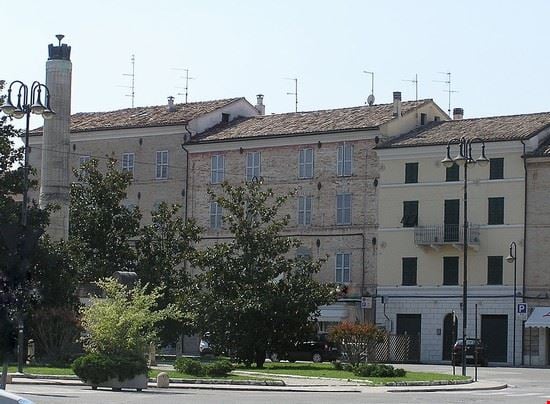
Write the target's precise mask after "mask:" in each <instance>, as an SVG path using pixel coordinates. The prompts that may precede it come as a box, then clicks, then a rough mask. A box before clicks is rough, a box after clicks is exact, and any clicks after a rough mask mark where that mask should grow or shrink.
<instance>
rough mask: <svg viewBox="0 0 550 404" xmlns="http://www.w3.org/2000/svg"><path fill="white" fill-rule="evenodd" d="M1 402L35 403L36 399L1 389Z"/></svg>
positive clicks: (2, 403)
mask: <svg viewBox="0 0 550 404" xmlns="http://www.w3.org/2000/svg"><path fill="white" fill-rule="evenodd" d="M0 404H34V401H31V400H28V399H26V398H23V397H21V396H18V395H17V394H13V393H10V392H8V391H6V390H2V389H0Z"/></svg>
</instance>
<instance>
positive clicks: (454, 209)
mask: <svg viewBox="0 0 550 404" xmlns="http://www.w3.org/2000/svg"><path fill="white" fill-rule="evenodd" d="M459 220H460V199H447V200H446V201H445V216H444V218H443V223H444V226H445V230H444V231H445V233H444V237H445V241H446V242H458V240H459V237H458V234H459V224H458V222H459Z"/></svg>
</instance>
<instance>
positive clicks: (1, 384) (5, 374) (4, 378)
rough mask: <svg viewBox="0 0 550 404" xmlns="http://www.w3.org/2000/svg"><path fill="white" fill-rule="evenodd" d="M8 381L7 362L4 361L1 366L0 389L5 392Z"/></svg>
mask: <svg viewBox="0 0 550 404" xmlns="http://www.w3.org/2000/svg"><path fill="white" fill-rule="evenodd" d="M7 380H8V360H7V359H6V360H4V364H3V365H2V377H1V378H0V389H2V390H6V381H7Z"/></svg>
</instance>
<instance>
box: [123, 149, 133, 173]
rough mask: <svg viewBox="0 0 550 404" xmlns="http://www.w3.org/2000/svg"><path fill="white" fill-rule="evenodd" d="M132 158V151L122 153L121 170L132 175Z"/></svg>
mask: <svg viewBox="0 0 550 404" xmlns="http://www.w3.org/2000/svg"><path fill="white" fill-rule="evenodd" d="M134 158H135V154H134V153H123V154H122V172H125V173H130V174H131V175H132V177H133V176H134Z"/></svg>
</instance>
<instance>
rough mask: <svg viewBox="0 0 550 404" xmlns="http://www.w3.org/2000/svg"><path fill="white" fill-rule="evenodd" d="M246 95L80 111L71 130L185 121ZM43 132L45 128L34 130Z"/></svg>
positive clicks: (164, 124) (35, 132)
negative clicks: (100, 110)
mask: <svg viewBox="0 0 550 404" xmlns="http://www.w3.org/2000/svg"><path fill="white" fill-rule="evenodd" d="M241 99H244V98H228V99H224V100H214V101H202V102H190V103H188V104H175V105H174V106H175V109H176V110H175V111H172V112H171V111H169V110H168V105H167V104H165V105H156V106H151V107H137V108H126V109H119V110H116V111H108V112H79V113H76V114H73V115H71V132H88V131H97V130H109V129H129V128H147V127H155V126H175V125H185V124H187V123H188V122H189V121H191V120H192V119H194V118H196V117H198V116H200V115H204V114H206V113H208V112H211V111H214V110H216V109H218V108H221V107H223V106H225V105H228V104H231V103H233V102H235V101H237V100H241ZM32 133H34V134H41V133H42V128H41V127H40V128H37V129H34V130H33V131H32Z"/></svg>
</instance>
